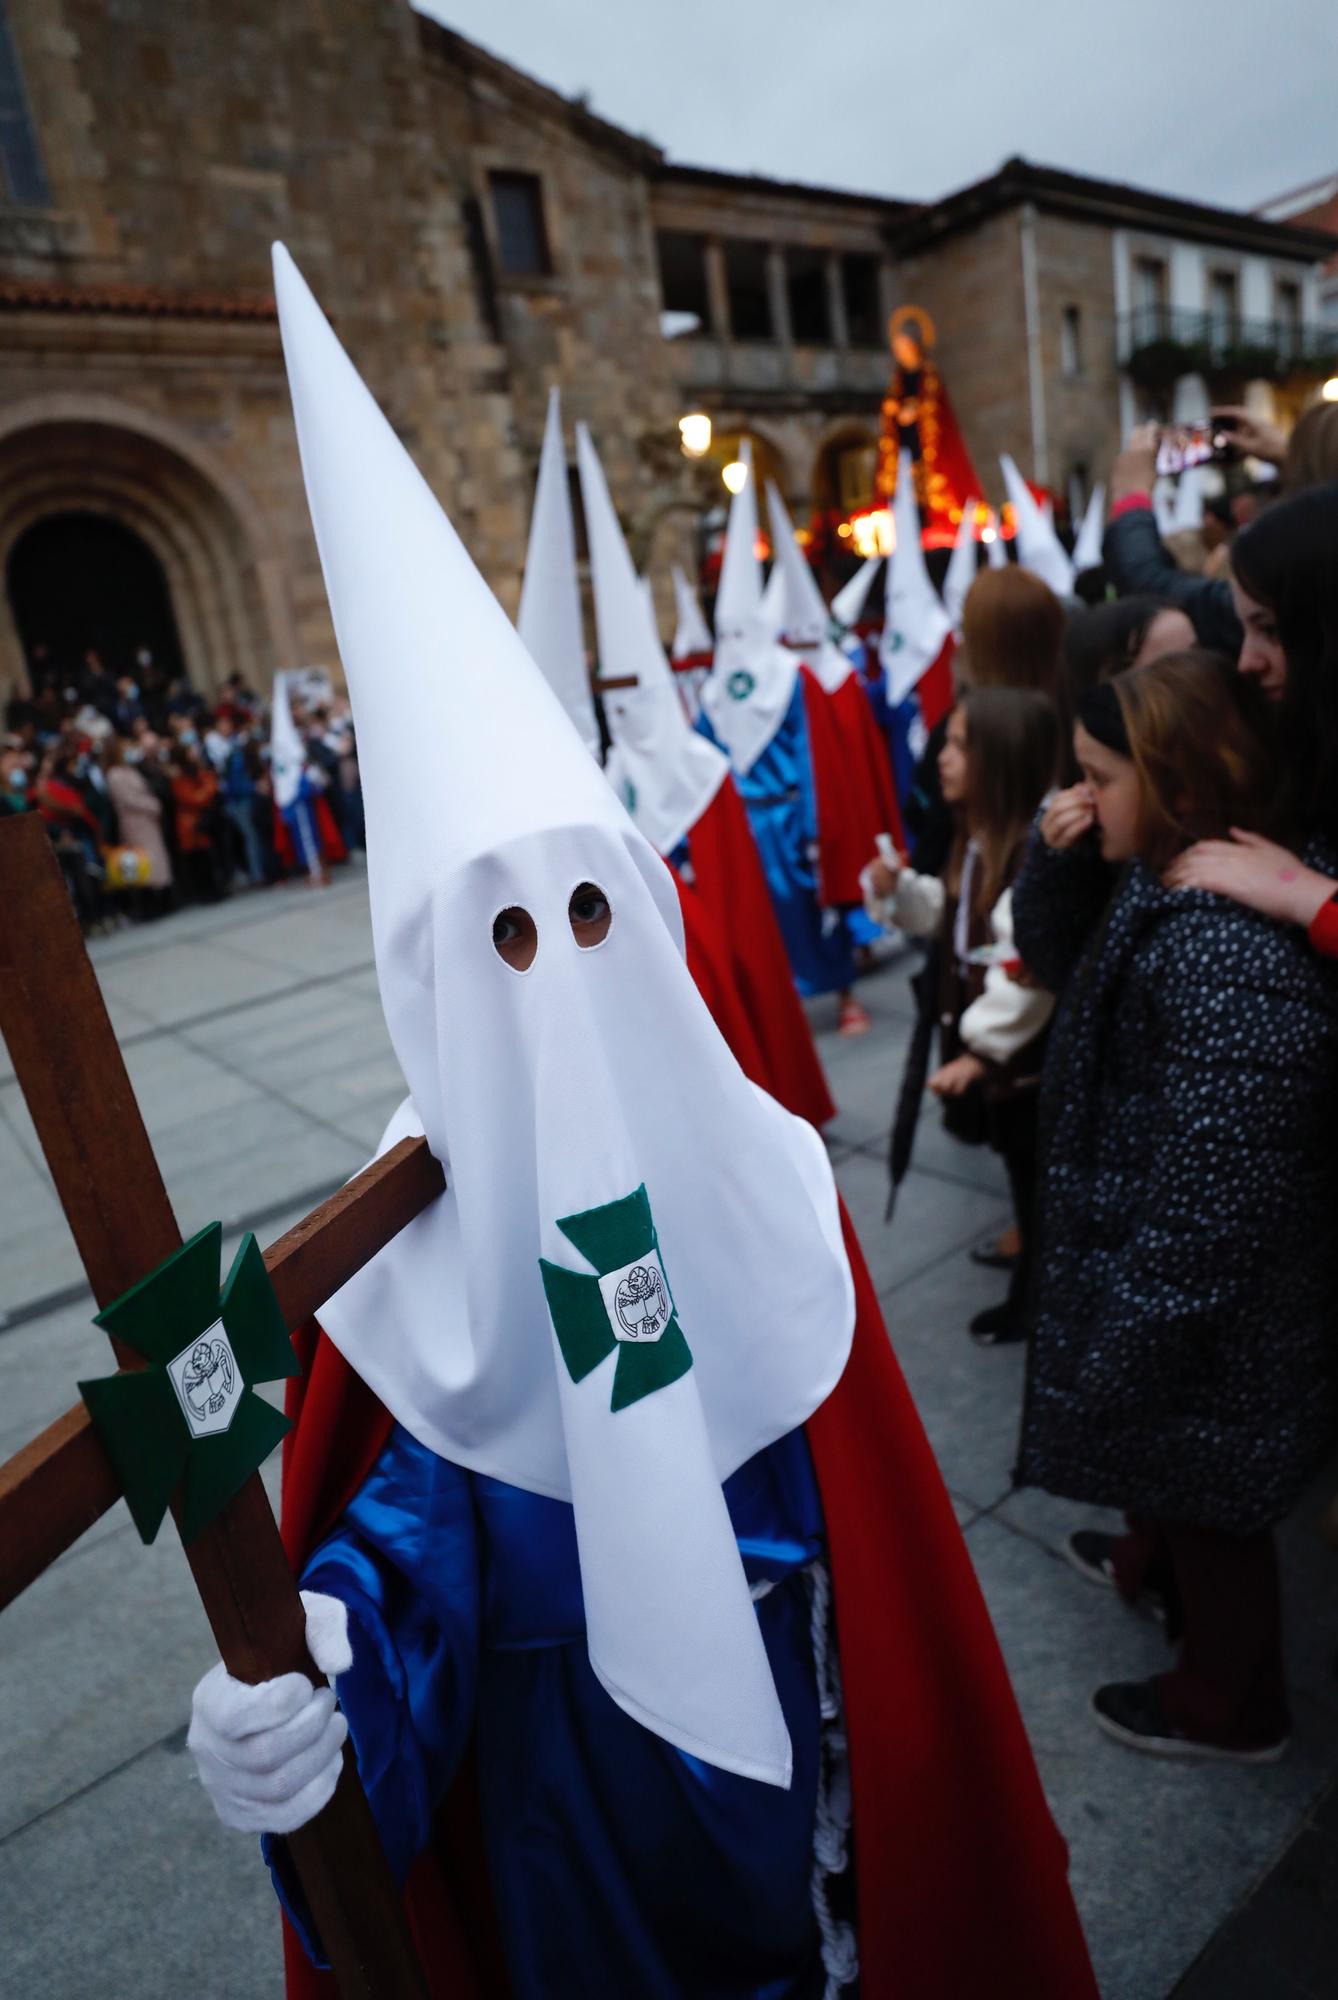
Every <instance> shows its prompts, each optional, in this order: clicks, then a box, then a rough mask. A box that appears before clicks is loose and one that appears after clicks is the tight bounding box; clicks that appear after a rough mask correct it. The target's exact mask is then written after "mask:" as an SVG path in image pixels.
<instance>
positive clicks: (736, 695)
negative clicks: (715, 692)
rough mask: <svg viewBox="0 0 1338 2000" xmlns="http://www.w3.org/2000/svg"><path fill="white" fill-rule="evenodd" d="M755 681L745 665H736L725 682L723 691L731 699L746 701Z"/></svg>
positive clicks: (755, 683) (754, 685)
mask: <svg viewBox="0 0 1338 2000" xmlns="http://www.w3.org/2000/svg"><path fill="white" fill-rule="evenodd" d="M756 686H757V682H756V680H755V679H754V677H753V675H752V674H750V673H749V672H748V669H747V668H746V667H736V668H735V669H734V672H733V673H732V674H731V675H730V677H729V679H728V680H727V681H726V682H725V693H726V694H727V695H728V696H729V698H730V700H731V701H747V699H748V697H749V695H750V694H751V693H752V691H753V689H754V688H755V687H756Z"/></svg>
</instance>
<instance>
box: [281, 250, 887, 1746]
mask: <svg viewBox="0 0 1338 2000" xmlns="http://www.w3.org/2000/svg"><path fill="white" fill-rule="evenodd" d="M275 290H276V295H277V299H278V306H279V322H280V328H281V332H282V336H283V345H284V355H285V360H286V362H287V367H288V375H289V382H290V386H291V389H292V397H293V409H294V415H295V418H296V423H297V434H298V442H299V445H300V448H301V455H302V467H303V472H304V475H305V479H306V486H307V495H308V500H309V502H310V506H311V514H312V521H313V524H314V526H315V530H316V541H317V546H318V548H319V550H320V556H321V565H322V568H323V570H324V573H325V580H326V589H327V591H328V593H329V597H330V606H331V610H332V612H333V616H334V624H335V632H336V635H337V638H338V641H339V649H340V654H341V657H342V659H343V663H344V667H345V670H346V672H347V675H348V681H349V689H350V694H351V698H352V702H353V708H354V714H355V717H356V722H357V730H358V749H359V758H360V763H361V766H362V780H363V792H364V798H365V803H366V812H367V854H368V880H369V886H370V892H371V908H372V936H373V943H374V947H375V952H376V964H377V977H378V982H379V984H380V988H381V996H382V1004H383V1006H384V1008H385V1013H386V1020H387V1024H388V1026H389V1028H390V1034H391V1039H392V1042H393V1044H394V1047H395V1052H396V1054H397V1056H398V1058H399V1061H400V1064H401V1066H402V1068H403V1070H404V1074H405V1077H406V1079H407V1080H408V1083H409V1087H410V1090H411V1092H412V1099H411V1101H410V1102H409V1103H408V1104H406V1105H405V1106H404V1107H403V1108H402V1110H401V1112H400V1113H399V1114H397V1116H396V1118H395V1119H394V1120H392V1122H391V1126H390V1128H389V1130H388V1132H387V1134H386V1137H385V1140H384V1141H383V1145H387V1144H391V1143H393V1142H394V1141H395V1140H397V1139H399V1138H400V1137H402V1136H405V1135H406V1134H407V1133H409V1132H412V1131H415V1130H421V1131H423V1132H424V1133H425V1134H426V1136H427V1139H428V1142H429V1144H430V1145H431V1148H432V1151H433V1152H434V1153H435V1154H436V1156H437V1157H438V1158H439V1159H440V1160H441V1161H442V1164H443V1166H444V1167H445V1169H446V1175H447V1192H446V1193H445V1194H444V1195H442V1196H440V1197H439V1198H438V1199H437V1200H436V1201H434V1202H433V1203H432V1204H431V1205H430V1206H429V1207H428V1208H427V1209H426V1210H425V1211H424V1212H423V1214H422V1215H420V1216H418V1217H417V1218H416V1219H415V1220H414V1221H413V1222H411V1223H410V1224H409V1225H408V1227H407V1228H406V1229H404V1230H402V1231H401V1232H400V1234H399V1235H398V1236H396V1237H395V1238H394V1239H393V1241H392V1242H391V1243H389V1244H387V1246H386V1247H385V1249H383V1250H382V1251H381V1252H380V1253H379V1254H378V1255H377V1256H376V1257H375V1258H373V1259H372V1261H371V1263H370V1264H368V1265H367V1266H366V1267H365V1268H364V1269H363V1270H362V1271H361V1272H359V1273H358V1275H357V1276H356V1277H355V1278H353V1279H352V1280H351V1281H350V1282H349V1283H348V1284H347V1285H345V1286H344V1287H343V1289H342V1290H341V1291H340V1292H339V1293H337V1294H336V1295H335V1297H334V1298H333V1299H331V1300H330V1301H328V1302H327V1303H326V1304H325V1305H324V1306H323V1307H322V1309H321V1314H320V1317H321V1321H322V1324H323V1325H324V1326H325V1328H326V1331H327V1332H328V1333H329V1335H330V1337H331V1339H332V1340H333V1341H334V1342H335V1344H336V1346H337V1347H339V1348H340V1350H341V1351H342V1352H343V1353H344V1354H345V1355H346V1357H347V1358H348V1360H349V1361H350V1362H351V1364H352V1366H353V1367H354V1368H355V1369H356V1371H357V1372H358V1374H359V1375H361V1376H362V1377H363V1379H364V1380H365V1381H366V1382H367V1383H368V1385H369V1386H370V1387H371V1388H372V1389H373V1390H374V1391H375V1393H376V1394H377V1395H378V1396H379V1397H380V1398H381V1400H382V1402H384V1403H385V1404H386V1406H387V1407H388V1409H389V1410H390V1411H391V1413H392V1415H393V1416H394V1417H395V1418H396V1419H397V1420H398V1421H399V1422H400V1423H402V1424H404V1425H405V1427H406V1428H407V1429H408V1430H409V1431H411V1432H412V1434H413V1435H414V1436H415V1437H417V1438H418V1439H419V1440H420V1441H421V1442H422V1443H423V1444H425V1445H427V1446H428V1447H429V1448H430V1449H432V1450H434V1451H436V1452H438V1453H439V1454H441V1455H442V1456H444V1457H446V1458H449V1459H451V1460H453V1461H454V1462H455V1463H457V1464H459V1465H461V1466H464V1467H466V1468H468V1469H470V1470H473V1471H476V1472H480V1473H488V1474H491V1475H493V1476H495V1477H496V1478H498V1479H502V1480H506V1481H508V1482H510V1483H511V1484H513V1485H516V1486H519V1487H522V1488H524V1489H526V1490H528V1491H531V1492H535V1493H541V1494H548V1495H551V1496H553V1497H555V1498H558V1499H562V1500H569V1501H570V1502H571V1504H572V1506H573V1509H574V1513H575V1527H576V1537H577V1544H578V1548H579V1553H580V1562H581V1582H582V1592H583V1597H584V1603H585V1614H586V1626H587V1643H588V1647H589V1655H590V1662H591V1665H592V1667H593V1669H594V1671H595V1673H596V1674H597V1675H598V1676H599V1678H600V1680H601V1682H602V1683H603V1685H604V1686H605V1687H606V1688H607V1689H608V1691H609V1693H610V1695H611V1696H612V1698H613V1699H614V1700H615V1701H616V1702H618V1703H619V1705H620V1706H621V1707H622V1708H623V1709H624V1710H625V1711H626V1712H627V1713H628V1714H629V1715H631V1716H633V1717H635V1718H636V1719H637V1720H638V1721H640V1722H642V1723H643V1724H644V1725H645V1726H646V1727H647V1728H650V1729H652V1730H654V1731H656V1732H657V1733H658V1734H659V1735H661V1736H662V1737H664V1738H665V1739H666V1740H667V1741H668V1742H670V1743H673V1744H675V1745H677V1746H679V1747H680V1748H682V1749H684V1750H686V1751H688V1752H690V1753H691V1754H694V1755H697V1756H700V1757H702V1758H704V1759H706V1760H707V1761H709V1762H712V1763H715V1764H718V1765H720V1766H722V1767H723V1768H724V1769H727V1770H731V1771H736V1772H741V1773H743V1774H745V1775H747V1776H751V1777H754V1778H759V1779H762V1780H765V1781H768V1782H771V1783H775V1784H786V1783H788V1781H789V1776H790V1768H791V1760H790V1748H789V1739H788V1735H787V1732H786V1728H785V1722H784V1717H783V1715H782V1712H781V1709H780V1704H779V1701H778V1699H777V1696H776V1692H775V1688H774V1684H773V1682H772V1679H771V1674H770V1670H769V1667H768V1663H767V1658H766V1651H765V1648H764V1646H763V1644H762V1640H761V1636H760V1633H759V1630H758V1626H757V1620H756V1616H755V1614H754V1612H753V1609H752V1606H751V1603H750V1600H749V1593H748V1585H747V1581H746V1578H745V1576H744V1571H743V1566H742V1562H741V1560H740V1557H739V1553H738V1547H737V1544H736V1543H735V1540H734V1536H733V1532H732V1529H731V1527H730V1522H729V1516H728V1511H727V1509H726V1506H725V1501H724V1496H723V1493H722V1491H721V1481H722V1480H723V1479H724V1478H726V1477H727V1476H728V1474H729V1473H730V1472H732V1471H733V1470H734V1469H735V1468H736V1467H737V1466H738V1465H740V1464H742V1463H743V1462H744V1460H746V1459H747V1458H749V1457H750V1456H752V1454H753V1453H754V1452H755V1451H757V1450H758V1449H759V1448H760V1447H762V1446H763V1445H765V1444H767V1443H769V1442H771V1441H772V1440H773V1439H775V1438H777V1437H780V1436H782V1435H784V1434H785V1433H786V1432H788V1431H789V1430H791V1429H792V1428H794V1426H795V1425H796V1424H798V1423H801V1422H802V1421H803V1420H804V1418H805V1417H806V1416H808V1415H809V1414H810V1413H811V1412H812V1410H814V1409H815V1408H816V1407H817V1406H818V1404H819V1403H820V1402H821V1401H822V1400H823V1398H824V1397H825V1396H826V1395H827V1394H828V1393H829V1391H830V1389H831V1387H832V1386H833V1384H834V1383H835V1382H836V1380H837V1379H838V1378H839V1376H840V1373H841V1371H842V1369H843V1367H844V1365H845V1359H846V1355H847V1353H848V1351H849V1344H850V1335H851V1328H852V1325H853V1292H852V1286H851V1279H850V1271H849V1266H848V1263H847V1262H846V1260H845V1258H844V1256H843V1255H842V1254H841V1252H840V1247H839V1246H840V1236H839V1219H838V1215H837V1207H836V1200H835V1192H834V1188H833V1185H832V1180H831V1172H830V1168H829V1167H828V1165H827V1163H826V1159H825V1156H824V1154H823V1149H822V1145H821V1141H819V1140H818V1139H817V1136H816V1134H815V1133H813V1132H812V1131H811V1130H810V1128H808V1127H807V1126H805V1125H803V1124H802V1122H801V1121H800V1120H798V1119H795V1118H792V1117H790V1116H789V1114H787V1113H785V1112H783V1111H781V1110H780V1108H779V1107H778V1106H777V1105H776V1104H774V1103H773V1101H772V1100H771V1099H770V1098H767V1097H766V1096H765V1095H764V1094H763V1093H761V1092H758V1091H755V1090H754V1089H753V1088H752V1087H751V1086H750V1085H749V1084H748V1082H747V1081H746V1079H745V1078H744V1077H743V1075H742V1073H741V1071H740V1070H739V1068H738V1065H737V1063H736V1062H735V1061H734V1059H733V1057H732V1056H731V1055H730V1053H729V1051H728V1049H727V1048H726V1046H725V1044H724V1042H723V1041H722V1039H721V1037H720V1035H719V1033H718V1031H717V1030H716V1028H715V1026H714V1023H713V1022H712V1021H711V1018H710V1015H709V1014H708V1012H707V1010H706V1008H705V1006H704V1004H703V1003H702V1001H701V999H700V996H699V995H698V993H697V991H696V988H695V987H694V985H693V983H692V980H691V978H690V976H689V974H688V971H687V968H686V965H685V964H684V961H683V956H682V932H681V927H680V919H679V912H678V902H677V897H676V894H675V891H674V886H673V882H672V880H671V878H670V876H669V874H668V871H667V870H666V869H665V867H664V865H663V863H662V862H661V861H660V859H659V857H658V856H657V855H656V854H655V853H654V852H653V850H652V849H651V847H650V846H649V844H648V843H647V842H646V841H645V839H644V838H643V837H642V836H641V835H640V834H639V833H638V832H637V830H636V828H635V827H634V826H633V825H632V823H631V821H630V820H629V819H628V817H627V815H626V813H625V812H624V811H623V808H622V807H621V805H620V804H619V803H618V801H617V800H616V799H615V797H614V795H613V793H612V791H611V790H610V788H609V787H608V785H607V784H606V783H605V782H604V779H603V776H602V774H601V773H600V771H599V770H598V768H597V766H596V765H595V764H594V762H593V760H592V759H591V758H590V756H589V754H588V752H587V751H586V749H585V748H584V746H583V745H582V743H581V741H580V739H579V737H578V736H577V735H576V732H575V731H574V730H573V728H572V727H571V724H570V722H569V721H568V719H567V717H566V715H565V714H564V712H563V710H562V708H561V706H560V704H559V703H558V701H557V699H556V697H555V696H554V695H553V694H552V692H551V690H550V689H549V687H548V685H547V683H546V682H545V681H544V679H543V676H542V675H541V674H540V672H539V670H538V668H537V667H536V666H535V665H534V662H533V661H532V660H531V659H530V656H529V654H528V653H527V652H526V650H525V648H524V647H523V646H522V644H521V642H520V640H519V638H518V637H517V635H516V633H515V632H514V631H513V630H512V628H511V626H510V624H509V622H508V621H507V619H506V617H505V615H504V614H503V612H502V610H501V608H500V606H499V605H498V604H497V602H496V600H495V599H494V598H493V596H492V594H491V592H490V591H489V590H488V589H487V587H486V585H485V584H484V583H483V580H482V579H481V577H480V576H479V575H478V572H477V571H476V570H475V568H474V566H473V564H472V563H471V562H470V560H469V557H468V555H467V554H466V553H465V550H464V548H463V546H462V545H461V543H460V541H459V540H458V538H457V537H456V535H455V533H454V531H453V529H452V528H451V526H450V524H449V522H448V521H447V520H446V517H445V515H444V514H443V513H442V511H441V509H440V507H439V506H438V505H437V503H436V501H435V499H434V498H433V496H432V493H431V491H430V490H429V488H428V486H427V485H426V483H425V482H424V480H423V479H422V478H421V476H420V475H419V473H418V472H417V470H416V469H415V467H414V465H413V463H412V461H411V460H410V458H409V457H408V454H407V453H406V452H405V450H404V448H403V446H402V445H401V444H400V442H399V440H398V439H397V438H396V436H395V434H394V432H393V431H392V429H391V428H390V426H389V424H387V422H386V421H385V419H384V417H383V416H382V415H381V412H380V411H379V410H378V408H377V406H376V404H375V403H374V402H373V400H372V398H371V396H370V395H369V394H368V392H367V390H366V388H365V387H364V386H363V384H362V382H361V381H360V379H359V378H358V376H357V374H356V372H355V371H354V369H353V367H352V364H351V363H350V361H349V360H348V357H347V356H346V355H345V354H344V352H343V350H342V348H341V347H340V346H339V343H338V341H337V340H336V339H335V336H334V334H333V332H332V331H331V329H330V327H329V325H328V324H327V322H326V321H325V319H324V318H323V316H322V314H321V312H320V310H319V308H318V306H317V305H316V302H315V300H314V299H313V298H312V296H311V294H310V292H309V291H308V290H307V287H306V286H305V284H304V283H303V281H302V279H301V277H300V276H299V274H298V272H297V270H296V268H295V267H294V265H293V263H292V261H291V259H290V258H289V257H288V256H287V255H286V253H285V252H283V251H282V250H281V249H280V250H276V253H275ZM591 885H593V886H591ZM527 927H529V928H528V930H527ZM526 935H528V936H529V938H530V941H531V943H532V944H533V945H534V949H533V951H532V955H531V959H530V962H529V964H528V965H527V966H526V967H525V968H524V969H517V967H516V966H515V965H513V964H512V963H509V962H506V960H505V959H504V958H503V956H502V955H501V953H500V951H499V950H498V949H497V947H496V945H495V943H494V939H500V940H501V941H502V942H503V943H505V942H506V941H507V940H509V939H516V938H518V937H519V938H523V937H525V936H526ZM759 1189H765V1191H766V1200H765V1201H761V1200H759V1199H758V1190H759Z"/></svg>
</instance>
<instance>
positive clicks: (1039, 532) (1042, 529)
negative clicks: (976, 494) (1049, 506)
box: [999, 452, 1073, 597]
mask: <svg viewBox="0 0 1338 2000" xmlns="http://www.w3.org/2000/svg"><path fill="white" fill-rule="evenodd" d="M999 465H1000V467H1001V469H1002V471H1003V476H1004V488H1005V490H1006V492H1007V494H1008V500H1009V504H1010V506H1011V507H1012V509H1013V526H1014V529H1015V531H1016V536H1017V559H1018V561H1019V562H1020V563H1021V565H1022V567H1023V569H1029V570H1030V571H1031V572H1032V574H1033V576H1038V577H1039V578H1040V579H1041V582H1042V583H1048V584H1049V586H1050V588H1051V590H1053V591H1054V593H1055V596H1056V597H1071V596H1072V595H1073V564H1072V563H1071V562H1070V560H1069V558H1068V556H1067V555H1066V553H1065V551H1064V545H1063V543H1062V542H1061V541H1060V539H1059V536H1058V535H1057V534H1056V533H1055V524H1054V521H1053V519H1047V517H1046V514H1045V511H1044V509H1043V508H1042V507H1041V504H1040V502H1039V501H1038V500H1037V498H1036V496H1035V494H1034V493H1033V492H1032V490H1031V488H1030V487H1029V486H1028V484H1027V482H1026V480H1025V479H1024V478H1023V477H1022V474H1021V473H1020V472H1019V471H1018V469H1017V466H1016V465H1015V464H1014V462H1013V460H1012V459H1011V458H1010V457H1009V456H1008V453H1007V452H1004V453H1002V455H1001V456H1000V459H999Z"/></svg>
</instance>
